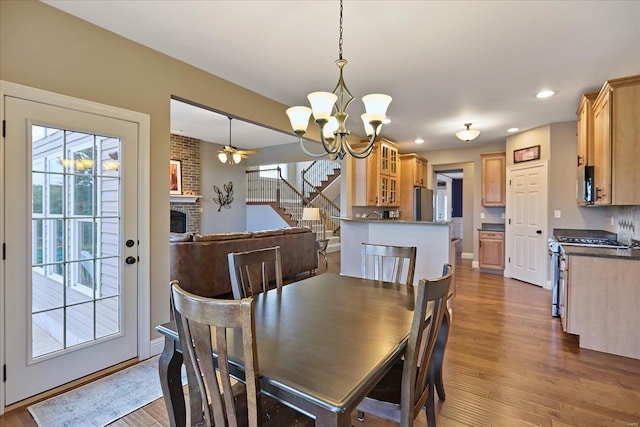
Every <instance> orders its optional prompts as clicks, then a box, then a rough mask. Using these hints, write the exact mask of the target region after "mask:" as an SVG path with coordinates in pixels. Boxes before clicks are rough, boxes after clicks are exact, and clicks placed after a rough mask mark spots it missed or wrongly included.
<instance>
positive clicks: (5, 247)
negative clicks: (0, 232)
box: [2, 243, 7, 260]
mask: <svg viewBox="0 0 640 427" xmlns="http://www.w3.org/2000/svg"><path fill="white" fill-rule="evenodd" d="M2 259H3V260H5V259H7V244H6V243H2Z"/></svg>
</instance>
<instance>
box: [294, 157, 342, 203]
mask: <svg viewBox="0 0 640 427" xmlns="http://www.w3.org/2000/svg"><path fill="white" fill-rule="evenodd" d="M338 176H340V162H336V161H333V160H316V161H314V162H312V163H311V164H310V165H309V167H308V168H306V169H303V170H302V183H303V184H302V194H303V195H304V196H305V197H307V198H309V199H313V197H315V194H314V193H322V191H323V190H324V189H325V188H326V187H327V186H328V185H329V184H331V183H332V182H333V181H334V180H335V179H336V178H337V177H338Z"/></svg>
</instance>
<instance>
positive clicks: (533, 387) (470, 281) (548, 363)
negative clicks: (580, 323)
mask: <svg viewBox="0 0 640 427" xmlns="http://www.w3.org/2000/svg"><path fill="white" fill-rule="evenodd" d="M339 263H340V257H339V253H332V254H329V271H332V272H339V270H340V266H339ZM321 264H322V265H321V268H320V272H323V270H324V263H321ZM613 285H614V284H603V286H613ZM550 313H551V291H549V290H545V289H541V288H538V287H536V286H533V285H529V284H526V283H522V282H519V281H516V280H510V279H505V278H503V277H502V276H499V275H494V274H486V273H480V272H479V271H477V270H473V269H472V268H471V261H470V260H458V264H457V295H456V298H455V300H454V303H453V321H452V325H451V335H450V337H449V342H448V344H447V350H446V354H445V362H444V369H445V371H444V383H445V390H446V393H447V398H446V400H444V401H438V400H436V411H437V423H438V426H439V427H449V426H482V427H485V426H545V427H547V426H548V427H566V426H580V427H584V426H594V427H598V426H620V427H639V426H640V360H635V359H629V358H625V357H620V356H613V355H608V354H604V353H599V352H595V351H590V350H582V349H580V348H579V347H578V339H577V337H575V336H572V335H568V334H565V333H563V332H562V327H561V325H560V321H559V320H558V319H554V318H552V317H551V315H550ZM352 423H353V425H354V426H355V427H364V426H377V427H387V426H393V425H394V424H393V423H389V422H386V421H383V420H380V419H377V418H375V417H373V416H371V415H367V416H366V417H365V420H364V421H362V422H360V421H358V420H357V418H356V416H355V414H354V416H353V418H352ZM166 425H168V421H167V416H166V411H165V407H164V403H163V401H162V399H160V400H157V401H155V402H153V403H151V404H149V405H147V406H145V407H144V408H141V409H139V410H138V411H136V412H134V413H132V414H129V415H127V416H126V417H124V418H122V419H120V420H118V421H116V422H115V423H114V424H113V426H117V427H124V426H136V427H139V426H166ZM0 426H2V427H5V426H6V427H33V426H35V423H34V421H33V419H32V418H31V416H30V415H29V413H28V412H27V410H26V408H21V409H16V410H14V411H12V412H10V413H7V414H5V415H4V416H2V417H0ZM416 426H419V427H425V426H426V420H425V417H424V415H423V414H421V415H420V416H419V417H418V420H417V424H416Z"/></svg>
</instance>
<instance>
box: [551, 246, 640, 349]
mask: <svg viewBox="0 0 640 427" xmlns="http://www.w3.org/2000/svg"><path fill="white" fill-rule="evenodd" d="M566 273H568V274H566V275H565V280H566V288H565V295H566V299H565V304H566V305H565V307H564V317H563V319H562V322H563V329H565V331H566V332H569V333H572V334H575V335H579V341H580V347H581V348H587V349H590V350H597V351H602V352H605V353H612V354H617V355H620V356H626V357H632V358H635V359H640V334H639V333H638V331H639V330H640V316H638V301H640V286H638V278H639V277H640V261H638V260H630V259H623V258H606V257H593V256H571V255H569V254H568V256H567V271H566Z"/></svg>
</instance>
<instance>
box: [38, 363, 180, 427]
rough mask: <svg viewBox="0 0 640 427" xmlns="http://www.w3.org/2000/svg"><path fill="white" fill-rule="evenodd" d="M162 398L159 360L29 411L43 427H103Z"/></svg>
mask: <svg viewBox="0 0 640 427" xmlns="http://www.w3.org/2000/svg"><path fill="white" fill-rule="evenodd" d="M182 384H183V385H184V384H186V375H185V373H184V369H183V375H182ZM160 397H162V388H161V387H160V379H159V377H158V357H157V356H156V357H152V358H151V359H148V360H145V361H144V362H141V363H138V364H136V365H134V366H131V367H129V368H127V369H124V370H122V371H119V372H116V373H115V374H111V375H109V376H106V377H104V378H101V379H99V380H97V381H94V382H91V383H89V384H86V385H84V386H82V387H79V388H76V389H74V390H70V391H68V392H66V393H64V394H60V395H58V396H55V397H52V398H50V399H47V400H45V401H42V402H39V403H36V404H34V405H31V406H29V408H28V409H29V412H30V413H31V415H32V416H33V418H34V419H35V421H36V423H37V424H38V426H41V427H76V426H77V427H80V426H82V427H85V426H91V427H103V426H105V425H107V424H109V423H112V422H113V421H115V420H117V419H119V418H122V417H124V416H125V415H127V414H129V413H131V412H133V411H135V410H136V409H139V408H141V407H143V406H144V405H146V404H148V403H151V402H153V401H154V400H156V399H158V398H160Z"/></svg>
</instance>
